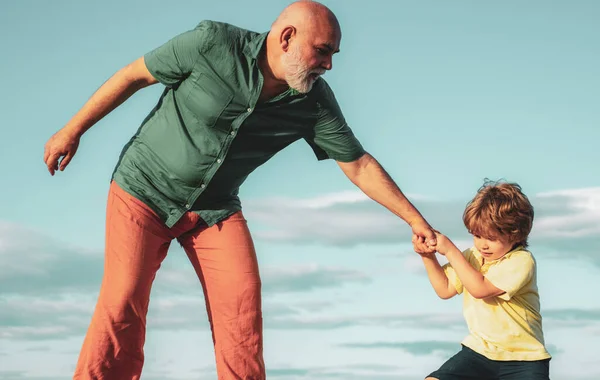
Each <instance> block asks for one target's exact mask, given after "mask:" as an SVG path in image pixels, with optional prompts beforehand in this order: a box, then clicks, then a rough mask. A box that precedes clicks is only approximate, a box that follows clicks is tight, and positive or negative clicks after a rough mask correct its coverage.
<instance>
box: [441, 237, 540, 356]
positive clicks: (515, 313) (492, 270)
mask: <svg viewBox="0 0 600 380" xmlns="http://www.w3.org/2000/svg"><path fill="white" fill-rule="evenodd" d="M463 255H464V256H465V258H466V259H467V261H468V262H469V263H470V264H471V265H472V266H473V267H474V268H475V269H477V270H478V271H479V272H480V273H481V274H483V275H484V276H485V278H487V279H488V281H490V282H491V283H492V284H494V286H496V287H497V288H499V289H501V290H504V291H505V293H504V294H502V295H499V296H497V297H492V298H488V299H477V298H474V297H473V296H471V294H469V292H468V291H466V289H464V290H465V292H464V296H463V315H464V317H465V320H466V322H467V326H468V328H469V335H468V336H467V337H466V338H465V339H464V340H463V341H462V342H461V343H462V344H464V345H465V346H467V347H469V348H471V349H472V350H473V351H475V352H478V353H480V354H481V355H483V356H485V357H487V358H488V359H491V360H523V361H532V360H541V359H548V358H550V357H551V356H550V354H549V353H548V351H546V348H545V345H544V334H543V332H542V316H541V314H540V297H539V294H538V287H537V274H536V262H535V259H534V258H533V255H532V254H531V253H530V252H529V251H526V250H525V249H523V247H517V248H516V249H514V250H512V251H510V252H509V253H507V254H506V255H504V256H503V257H501V258H500V259H498V260H492V261H485V262H484V258H483V256H482V255H481V254H480V253H479V251H477V249H476V248H475V247H473V248H470V249H467V250H465V251H464V252H463ZM443 268H444V272H445V273H446V276H448V279H449V281H450V283H451V284H453V285H454V287H455V288H456V291H457V292H458V294H461V293H463V285H462V283H461V281H460V279H459V278H458V276H457V275H456V272H455V271H454V269H453V268H452V266H451V265H450V263H448V264H446V265H444V266H443Z"/></svg>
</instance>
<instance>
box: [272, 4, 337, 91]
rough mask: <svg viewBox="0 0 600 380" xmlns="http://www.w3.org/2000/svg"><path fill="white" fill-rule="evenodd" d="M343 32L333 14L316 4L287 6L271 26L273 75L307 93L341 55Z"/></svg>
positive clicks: (321, 5)
mask: <svg viewBox="0 0 600 380" xmlns="http://www.w3.org/2000/svg"><path fill="white" fill-rule="evenodd" d="M341 39H342V32H341V28H340V24H339V22H338V20H337V18H336V17H335V15H334V14H333V12H332V11H331V10H330V9H329V8H327V7H326V6H325V5H323V4H321V3H318V2H316V1H309V0H300V1H296V2H294V3H292V4H290V5H288V6H287V7H286V8H285V9H284V10H283V11H282V12H281V14H280V15H279V17H277V19H276V20H275V22H274V23H273V24H272V26H271V30H270V32H269V36H268V37H267V52H268V55H269V62H270V64H272V67H271V69H272V71H273V73H274V75H275V76H276V77H277V78H278V79H280V80H283V81H285V82H287V83H288V84H289V86H290V87H292V88H294V89H296V90H298V91H300V92H308V91H310V89H311V88H312V85H313V84H314V82H315V81H316V80H317V79H318V78H319V76H320V75H322V74H324V73H325V71H326V70H330V69H331V68H332V56H333V54H335V53H337V52H338V51H339V46H340V42H341Z"/></svg>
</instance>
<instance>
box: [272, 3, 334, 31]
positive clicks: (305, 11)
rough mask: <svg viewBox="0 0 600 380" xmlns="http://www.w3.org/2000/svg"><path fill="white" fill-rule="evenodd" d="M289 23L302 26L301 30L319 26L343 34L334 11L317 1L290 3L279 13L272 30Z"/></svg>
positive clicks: (298, 26) (297, 26)
mask: <svg viewBox="0 0 600 380" xmlns="http://www.w3.org/2000/svg"><path fill="white" fill-rule="evenodd" d="M288 25H293V26H295V27H296V28H300V29H301V31H304V30H310V29H313V30H314V29H318V28H319V27H326V28H332V29H335V30H336V31H338V32H340V34H341V28H340V24H339V22H338V20H337V18H336V17H335V15H334V14H333V12H332V11H331V10H330V9H329V8H327V7H326V6H325V5H323V4H321V3H318V2H316V1H310V0H300V1H296V2H294V3H292V4H290V5H288V6H287V7H286V8H285V9H284V10H283V11H282V12H281V13H280V14H279V17H277V19H276V20H275V22H274V23H273V25H272V27H271V30H278V29H282V28H285V27H286V26H288Z"/></svg>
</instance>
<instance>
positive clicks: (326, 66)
mask: <svg viewBox="0 0 600 380" xmlns="http://www.w3.org/2000/svg"><path fill="white" fill-rule="evenodd" d="M321 66H322V67H323V68H324V69H325V70H331V68H332V67H333V59H332V58H331V57H328V58H325V60H324V61H323V63H322V64H321Z"/></svg>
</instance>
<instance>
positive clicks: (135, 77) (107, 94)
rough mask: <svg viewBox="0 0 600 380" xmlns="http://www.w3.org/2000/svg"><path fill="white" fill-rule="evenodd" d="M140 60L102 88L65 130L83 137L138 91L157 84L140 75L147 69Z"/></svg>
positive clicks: (109, 80)
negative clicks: (141, 71)
mask: <svg viewBox="0 0 600 380" xmlns="http://www.w3.org/2000/svg"><path fill="white" fill-rule="evenodd" d="M140 60H141V62H140ZM140 60H138V61H136V62H133V63H132V64H130V65H127V66H125V67H124V68H122V69H121V70H119V71H118V72H116V73H115V74H114V75H113V76H112V77H111V78H110V79H108V80H107V81H106V82H105V83H104V84H103V85H102V86H100V88H99V89H98V90H97V91H96V92H95V93H94V94H93V95H92V96H91V97H90V98H89V99H88V101H87V102H86V103H85V104H84V105H83V107H82V108H81V109H80V110H79V111H78V112H77V113H76V114H75V115H74V116H73V118H72V119H71V120H70V121H69V122H68V123H67V124H66V125H65V127H64V129H66V130H68V131H70V132H71V133H73V134H75V135H78V136H81V135H83V134H84V133H85V132H86V131H87V130H88V129H89V128H91V127H92V126H93V125H94V124H96V123H97V122H98V121H99V120H101V119H102V118H103V117H104V116H106V115H107V114H109V113H110V112H111V111H113V110H114V109H115V108H117V107H118V106H119V105H120V104H122V103H123V102H124V101H125V100H127V99H128V98H129V97H130V96H131V95H133V94H134V93H135V92H136V91H138V90H140V89H141V88H144V87H146V86H148V85H150V84H153V83H156V81H155V80H152V78H150V77H149V74H147V73H144V74H142V75H140V73H139V71H140V70H144V69H145V67H143V68H140V66H141V65H143V64H144V63H143V60H142V59H140Z"/></svg>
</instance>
